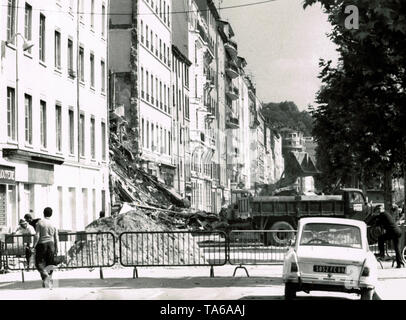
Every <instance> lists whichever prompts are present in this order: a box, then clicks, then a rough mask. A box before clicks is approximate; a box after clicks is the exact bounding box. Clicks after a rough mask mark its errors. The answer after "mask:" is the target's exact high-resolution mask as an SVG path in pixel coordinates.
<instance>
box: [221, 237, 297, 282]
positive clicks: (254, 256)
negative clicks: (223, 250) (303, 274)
mask: <svg viewBox="0 0 406 320" xmlns="http://www.w3.org/2000/svg"><path fill="white" fill-rule="evenodd" d="M295 237H296V231H295V230H284V231H279V230H278V231H275V230H255V231H254V230H244V231H232V232H230V235H229V249H228V250H229V256H228V261H229V263H230V264H231V265H238V267H236V268H235V270H234V274H233V276H235V273H236V271H237V269H244V270H245V272H246V274H247V276H249V274H248V271H247V269H246V268H245V267H243V266H242V265H272V264H280V263H283V260H284V258H285V255H286V253H287V252H288V250H289V248H290V245H291V244H292V243H293V241H294V240H295Z"/></svg>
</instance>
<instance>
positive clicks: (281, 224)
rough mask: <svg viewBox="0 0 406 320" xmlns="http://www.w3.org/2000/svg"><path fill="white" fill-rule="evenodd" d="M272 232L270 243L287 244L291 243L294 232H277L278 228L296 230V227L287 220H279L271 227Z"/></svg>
mask: <svg viewBox="0 0 406 320" xmlns="http://www.w3.org/2000/svg"><path fill="white" fill-rule="evenodd" d="M270 230H272V231H274V232H272V233H271V234H269V237H268V238H270V239H269V240H270V243H271V244H274V245H280V246H286V245H289V240H291V239H293V236H294V234H293V232H276V231H278V230H281V231H294V230H295V229H294V228H293V227H292V225H291V224H290V223H289V222H286V221H278V222H275V223H274V224H273V225H272V227H271V229H270Z"/></svg>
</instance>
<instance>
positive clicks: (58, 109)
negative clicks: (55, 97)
mask: <svg viewBox="0 0 406 320" xmlns="http://www.w3.org/2000/svg"><path fill="white" fill-rule="evenodd" d="M55 122H56V123H55V129H56V150H57V151H62V107H61V106H60V105H55Z"/></svg>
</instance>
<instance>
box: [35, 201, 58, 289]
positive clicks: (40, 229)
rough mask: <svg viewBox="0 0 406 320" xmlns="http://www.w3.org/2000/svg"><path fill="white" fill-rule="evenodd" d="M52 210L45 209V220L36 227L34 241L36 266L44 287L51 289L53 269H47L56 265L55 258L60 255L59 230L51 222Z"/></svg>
mask: <svg viewBox="0 0 406 320" xmlns="http://www.w3.org/2000/svg"><path fill="white" fill-rule="evenodd" d="M51 216H52V209H51V208H49V207H46V208H45V209H44V219H41V220H40V221H38V223H37V225H36V235H35V240H34V248H35V254H36V255H35V266H36V267H37V270H38V272H39V273H40V275H41V279H42V287H44V288H45V287H49V285H50V282H51V283H52V272H53V270H52V269H51V270H50V271H49V272H47V270H46V267H47V266H51V265H54V264H55V263H54V256H55V255H56V254H58V230H57V229H56V227H54V226H53V225H52V223H51V221H50V218H51Z"/></svg>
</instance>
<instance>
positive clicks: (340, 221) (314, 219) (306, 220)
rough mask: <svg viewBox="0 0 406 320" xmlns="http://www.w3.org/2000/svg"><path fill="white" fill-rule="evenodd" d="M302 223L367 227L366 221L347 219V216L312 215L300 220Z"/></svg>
mask: <svg viewBox="0 0 406 320" xmlns="http://www.w3.org/2000/svg"><path fill="white" fill-rule="evenodd" d="M299 223H300V224H301V225H303V224H307V223H332V224H344V225H350V226H356V227H359V228H366V224H365V222H364V221H360V220H354V219H345V218H329V217H312V218H301V219H300V220H299Z"/></svg>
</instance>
